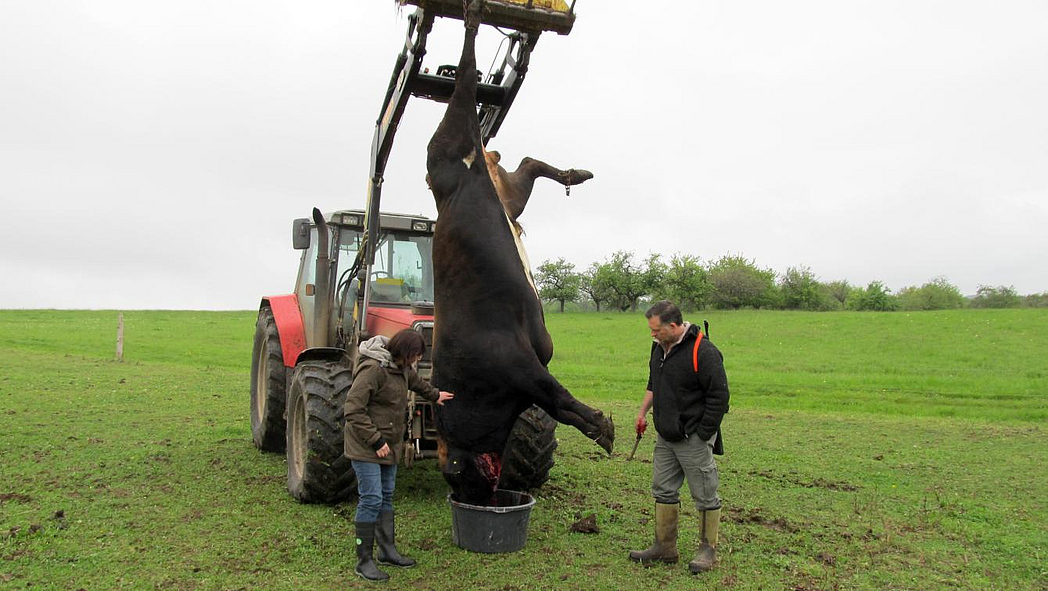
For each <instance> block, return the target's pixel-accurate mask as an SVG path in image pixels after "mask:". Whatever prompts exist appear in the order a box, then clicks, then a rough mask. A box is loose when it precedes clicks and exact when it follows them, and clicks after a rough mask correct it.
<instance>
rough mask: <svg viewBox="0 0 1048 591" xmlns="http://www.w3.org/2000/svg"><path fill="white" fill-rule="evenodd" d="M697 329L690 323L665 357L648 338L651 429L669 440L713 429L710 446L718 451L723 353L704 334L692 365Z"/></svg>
mask: <svg viewBox="0 0 1048 591" xmlns="http://www.w3.org/2000/svg"><path fill="white" fill-rule="evenodd" d="M698 335H699V327H698V326H696V325H694V324H692V325H691V326H689V327H688V329H687V331H685V334H684V339H683V340H682V341H681V342H680V344H678V345H676V346H674V347H673V348H672V349H670V352H669V354H667V355H666V357H665V358H663V354H662V353H663V352H662V346H661V345H659V344H658V343H652V344H651V361H650V364H649V372H648V390H651V391H652V392H653V393H654V398H653V406H652V412H653V414H654V416H655V430H656V431H658V432H659V435H661V436H662V438H663V439H665V440H667V441H680V440H682V439H684V438H685V437H694V436H698V437H699V438H701V439H703V440H709V438H710V437H713V434H714V433H716V434H717V441H716V442H715V443H714V448H713V452H714V453H716V454H718V455H720V454H723V453H724V445H723V438H722V437H721V433H720V424H721V419H723V418H724V413H726V412H728V377H727V376H726V375H725V373H724V357H723V356H722V355H721V352H720V351H719V350H718V349H717V347H715V346H714V345H713V343H711V342H710V341H709V339H707V338H706V337H705V335H703V339H702V342H701V343H700V344H699V354H698V371H695V366H694V363H693V361H694V360H693V357H692V356H693V353H694V350H695V339H696V338H697V337H698Z"/></svg>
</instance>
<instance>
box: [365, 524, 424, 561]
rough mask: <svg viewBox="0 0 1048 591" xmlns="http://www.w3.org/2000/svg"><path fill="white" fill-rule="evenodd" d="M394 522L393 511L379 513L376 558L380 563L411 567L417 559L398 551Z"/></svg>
mask: <svg viewBox="0 0 1048 591" xmlns="http://www.w3.org/2000/svg"><path fill="white" fill-rule="evenodd" d="M394 523H395V522H394V520H393V512H392V511H383V512H382V513H379V514H378V523H376V524H375V543H376V546H377V550H376V552H375V558H376V559H377V560H378V563H379V564H388V565H390V566H399V567H403V568H411V567H413V566H415V564H417V563H416V562H415V559H414V558H408V557H407V556H401V555H400V552H397V545H396V542H395V540H396V536H395V534H394V531H396V528H395V527H394Z"/></svg>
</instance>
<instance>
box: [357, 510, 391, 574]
mask: <svg viewBox="0 0 1048 591" xmlns="http://www.w3.org/2000/svg"><path fill="white" fill-rule="evenodd" d="M356 528H357V538H356V540H354V541H355V542H356V545H357V568H355V569H353V572H355V573H357V574H358V575H360V576H362V577H364V578H365V579H367V580H369V581H377V582H382V581H388V580H389V575H387V574H386V573H384V572H382V571H381V570H379V568H378V566H377V565H375V561H374V560H372V559H371V552H372V550H373V549H374V547H375V524H374V523H363V522H360V521H358V522H357V523H356Z"/></svg>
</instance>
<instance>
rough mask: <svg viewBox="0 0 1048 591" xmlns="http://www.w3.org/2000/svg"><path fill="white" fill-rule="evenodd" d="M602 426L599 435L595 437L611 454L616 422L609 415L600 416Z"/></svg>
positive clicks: (598, 443)
mask: <svg viewBox="0 0 1048 591" xmlns="http://www.w3.org/2000/svg"><path fill="white" fill-rule="evenodd" d="M600 420H601V426H600V431H599V432H598V434H597V437H596V438H594V439H593V441H595V442H596V443H597V445H599V446H600V447H601V448H602V449H603V450H604V451H606V452H608V455H611V449H612V445H613V444H614V443H615V423H614V422H612V420H611V419H610V418H608V417H604V416H602V417H600Z"/></svg>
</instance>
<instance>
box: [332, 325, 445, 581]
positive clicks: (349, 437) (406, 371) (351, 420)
mask: <svg viewBox="0 0 1048 591" xmlns="http://www.w3.org/2000/svg"><path fill="white" fill-rule="evenodd" d="M425 350H426V342H425V341H424V340H423V339H422V335H421V334H420V333H419V332H418V331H415V330H412V329H410V328H406V329H404V330H402V331H400V332H398V333H397V334H395V335H394V336H393V338H392V339H390V338H388V337H384V336H377V337H374V338H372V339H369V340H367V341H364V342H363V343H361V344H360V355H359V356H358V357H357V363H356V367H354V369H353V385H352V386H351V387H350V389H349V394H348V395H347V397H346V409H345V415H346V427H347V433H346V438H345V442H346V444H345V453H346V457H348V458H349V459H350V460H352V462H353V470H354V471H355V472H356V475H357V492H359V493H360V501H359V502H358V503H357V514H356V518H355V521H356V524H355V525H356V534H357V535H356V548H357V566H356V569H355V572H356V573H357V574H358V575H360V576H362V577H364V578H365V579H368V580H369V581H385V580H387V579H389V575H387V574H386V573H384V572H382V571H381V570H380V569H379V568H378V566H377V565H376V564H375V562H374V560H373V559H372V550H373V547H374V543H375V541H376V540H377V541H378V553H377V556H375V558H377V559H378V562H380V563H382V564H388V565H392V566H403V567H412V566H415V561H414V560H412V559H411V558H407V557H404V556H401V555H400V553H399V552H397V548H396V545H395V544H394V534H393V531H394V527H393V488H394V485H395V484H396V477H397V463H398V462H399V461H400V456H401V454H402V453H403V446H402V445H400V444H401V442H403V440H404V432H405V428H406V426H407V425H406V420H407V404H408V390H412V391H414V392H416V393H418V394H420V395H421V396H422V397H423V398H426V399H427V400H430V401H432V402H436V403H437V404H440V405H443V404H444V402H445V401H447V400H451V399H452V398H454V394H452V393H450V392H442V391H440V390H438V389H436V388H434V387H433V386H431V385H429V383H428V382H426V381H425V380H423V379H422V378H420V377H419V375H418V373H416V371H415V364H416V363H418V360H419V359H421V358H422V352H423V351H425Z"/></svg>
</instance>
